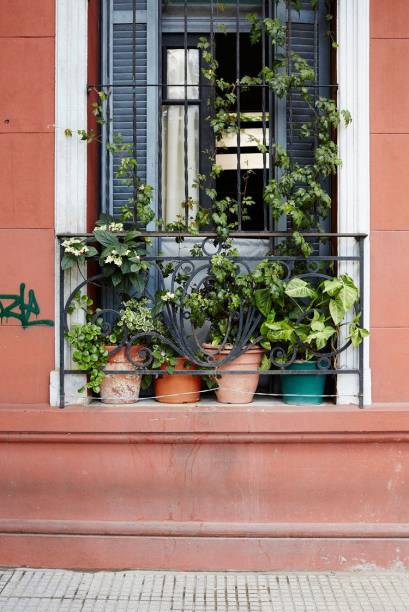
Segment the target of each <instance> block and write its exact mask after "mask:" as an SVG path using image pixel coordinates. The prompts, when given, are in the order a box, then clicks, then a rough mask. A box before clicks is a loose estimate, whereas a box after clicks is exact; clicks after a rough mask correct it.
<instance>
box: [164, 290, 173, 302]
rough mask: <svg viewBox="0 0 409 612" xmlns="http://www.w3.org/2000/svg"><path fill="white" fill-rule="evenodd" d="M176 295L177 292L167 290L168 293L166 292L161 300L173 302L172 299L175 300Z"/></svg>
mask: <svg viewBox="0 0 409 612" xmlns="http://www.w3.org/2000/svg"><path fill="white" fill-rule="evenodd" d="M175 297H176V296H175V294H174V293H171V292H170V291H166V293H164V294H163V295H162V296H161V300H162V301H163V302H171V301H172V300H174V299H175Z"/></svg>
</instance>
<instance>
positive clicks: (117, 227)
mask: <svg viewBox="0 0 409 612" xmlns="http://www.w3.org/2000/svg"><path fill="white" fill-rule="evenodd" d="M94 231H96V232H98V231H101V232H102V231H105V232H123V231H124V225H123V223H114V222H113V223H109V224H108V225H97V226H96V228H95V230H94Z"/></svg>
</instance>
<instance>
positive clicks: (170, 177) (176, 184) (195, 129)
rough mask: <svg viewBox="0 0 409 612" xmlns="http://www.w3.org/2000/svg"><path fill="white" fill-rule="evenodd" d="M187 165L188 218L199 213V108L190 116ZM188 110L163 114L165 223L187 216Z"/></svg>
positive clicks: (170, 108) (179, 108)
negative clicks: (186, 181) (186, 172)
mask: <svg viewBox="0 0 409 612" xmlns="http://www.w3.org/2000/svg"><path fill="white" fill-rule="evenodd" d="M186 143H187V165H188V185H187V187H188V198H189V207H190V210H189V217H195V215H196V211H197V201H198V197H199V194H198V188H197V186H196V181H197V177H198V172H199V108H198V107H197V106H189V108H188V113H187V139H186ZM185 202H186V190H185V109H184V107H183V106H182V105H179V106H165V107H164V108H163V110H162V212H163V218H164V220H165V221H166V223H170V222H173V221H176V219H177V217H178V215H182V216H183V218H184V215H185Z"/></svg>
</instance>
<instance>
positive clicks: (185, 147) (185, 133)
mask: <svg viewBox="0 0 409 612" xmlns="http://www.w3.org/2000/svg"><path fill="white" fill-rule="evenodd" d="M183 21H184V32H183V49H184V60H185V64H184V85H185V88H184V113H183V115H184V123H183V153H184V170H185V224H186V227H187V226H188V224H189V207H188V200H189V169H188V141H187V137H188V108H189V107H188V102H187V95H188V94H187V61H188V49H187V25H188V22H187V0H184V5H183Z"/></svg>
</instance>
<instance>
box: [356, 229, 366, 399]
mask: <svg viewBox="0 0 409 612" xmlns="http://www.w3.org/2000/svg"><path fill="white" fill-rule="evenodd" d="M358 248H359V310H360V313H361V324H363V323H364V321H365V312H364V291H365V275H364V271H365V261H364V242H363V239H362V238H358ZM358 350H359V407H360V408H363V406H364V345H363V342H362V343H361V344H360V345H359V349H358Z"/></svg>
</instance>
